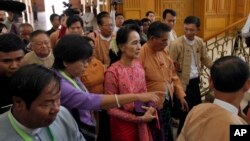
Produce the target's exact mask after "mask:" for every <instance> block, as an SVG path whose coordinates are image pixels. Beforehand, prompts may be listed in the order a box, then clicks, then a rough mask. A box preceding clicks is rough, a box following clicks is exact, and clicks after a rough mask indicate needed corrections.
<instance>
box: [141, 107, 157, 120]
mask: <svg viewBox="0 0 250 141" xmlns="http://www.w3.org/2000/svg"><path fill="white" fill-rule="evenodd" d="M142 108H143V109H145V110H146V112H145V113H144V115H143V116H141V118H142V122H150V121H152V120H153V119H155V118H156V116H155V111H156V109H155V108H153V107H146V106H142Z"/></svg>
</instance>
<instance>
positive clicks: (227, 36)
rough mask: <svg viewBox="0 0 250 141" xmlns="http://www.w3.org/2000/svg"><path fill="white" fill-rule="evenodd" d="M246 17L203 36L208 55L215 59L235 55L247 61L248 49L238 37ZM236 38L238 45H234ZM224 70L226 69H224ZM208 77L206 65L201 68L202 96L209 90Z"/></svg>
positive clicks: (206, 94) (249, 51) (249, 53)
mask: <svg viewBox="0 0 250 141" xmlns="http://www.w3.org/2000/svg"><path fill="white" fill-rule="evenodd" d="M246 19H247V17H244V18H242V19H240V20H238V21H237V22H235V23H233V24H231V25H229V26H227V27H225V28H224V29H222V30H220V31H218V32H217V33H214V34H212V35H211V36H208V37H206V38H204V42H205V44H206V47H207V52H208V55H209V56H210V57H211V58H212V59H213V60H216V59H217V58H220V57H222V56H228V55H236V56H239V57H241V58H242V59H244V60H245V61H246V62H248V63H249V55H250V50H249V48H248V47H246V45H245V43H244V39H242V38H240V36H239V35H240V34H239V31H240V30H241V28H242V26H243V25H244V23H245V21H246ZM236 40H238V44H237V45H238V47H236V46H235V42H236ZM225 71H226V70H225ZM208 78H209V70H208V69H207V68H206V67H203V68H202V75H201V79H202V83H201V92H202V96H209V95H208V94H209V93H210V90H209V88H208Z"/></svg>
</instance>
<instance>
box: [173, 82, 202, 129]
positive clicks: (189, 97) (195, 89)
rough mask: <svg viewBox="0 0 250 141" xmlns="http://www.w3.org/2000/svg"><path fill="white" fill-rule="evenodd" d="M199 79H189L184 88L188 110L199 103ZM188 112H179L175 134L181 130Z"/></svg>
mask: <svg viewBox="0 0 250 141" xmlns="http://www.w3.org/2000/svg"><path fill="white" fill-rule="evenodd" d="M199 83H200V79H199V78H194V79H190V80H189V84H188V85H187V89H186V97H185V99H186V101H187V103H188V106H189V111H190V110H191V109H192V108H193V107H194V106H196V105H198V104H200V103H201V92H200V87H199ZM187 114H188V112H182V111H181V112H180V122H179V127H178V130H177V134H179V133H180V132H181V129H182V127H183V125H184V122H185V119H186V117H187Z"/></svg>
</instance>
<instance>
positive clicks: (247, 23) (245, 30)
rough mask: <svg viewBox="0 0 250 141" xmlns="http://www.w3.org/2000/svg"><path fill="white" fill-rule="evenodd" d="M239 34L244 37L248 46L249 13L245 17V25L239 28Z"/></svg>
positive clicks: (249, 37) (249, 34) (249, 33)
mask: <svg viewBox="0 0 250 141" xmlns="http://www.w3.org/2000/svg"><path fill="white" fill-rule="evenodd" d="M241 35H242V37H244V38H245V41H246V44H247V47H250V14H249V16H248V18H247V21H246V23H245V25H244V26H243V28H242V30H241Z"/></svg>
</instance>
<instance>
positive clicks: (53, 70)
mask: <svg viewBox="0 0 250 141" xmlns="http://www.w3.org/2000/svg"><path fill="white" fill-rule="evenodd" d="M116 6H117V5H116V3H113V4H112V5H111V12H107V11H101V12H100V13H96V7H95V6H92V5H89V4H87V5H86V7H85V13H84V14H83V15H81V14H80V13H79V11H77V10H76V9H72V8H71V7H69V8H68V9H66V10H65V11H64V13H62V14H61V15H58V14H51V16H50V21H51V24H52V27H51V29H50V30H48V31H45V30H42V29H34V28H33V27H32V24H30V23H22V24H20V25H18V26H17V25H16V24H15V23H12V21H11V20H10V18H9V17H8V18H6V16H5V11H0V90H1V94H0V125H1V126H0V131H1V132H0V140H5V141H8V140H9V141H12V140H60V141H64V140H65V141H69V140H70V141H85V140H86V141H174V140H175V139H174V135H173V121H174V120H173V117H174V118H177V119H178V120H179V122H177V124H178V131H177V140H178V141H184V140H186V141H190V140H194V141H196V140H204V141H206V140H207V141H208V140H215V141H216V140H218V141H228V140H229V137H230V136H229V126H230V125H231V124H242V125H243V124H247V123H248V120H247V118H246V117H245V116H244V115H242V114H240V109H241V108H240V102H241V100H242V98H243V95H244V94H245V92H247V91H248V89H249V87H250V79H249V66H248V64H247V63H245V62H244V61H243V60H241V59H240V58H239V57H235V56H226V57H221V58H219V59H218V60H216V61H215V62H213V60H212V59H211V58H210V57H209V55H208V54H207V50H206V46H205V44H204V42H203V39H202V38H200V37H198V36H197V33H198V32H199V28H200V24H201V22H200V19H199V18H198V17H196V16H187V17H186V18H185V19H184V21H183V29H184V35H181V36H177V34H176V32H175V31H174V26H175V24H176V16H177V13H176V12H175V11H174V10H173V9H165V10H164V11H163V14H162V15H163V17H162V21H156V18H155V13H154V12H153V11H148V12H147V13H145V17H144V18H142V19H141V20H139V19H126V20H125V17H124V16H123V14H122V13H117V11H116ZM8 12H9V13H11V11H8ZM12 13H13V12H12ZM8 15H9V16H11V14H8ZM6 21H9V22H8V23H9V24H6ZM95 23H96V24H95ZM96 25H97V26H96ZM12 26H15V31H13V28H12ZM202 65H204V66H206V67H207V68H209V69H210V70H211V73H210V75H211V76H210V78H209V85H210V88H211V90H212V91H213V93H214V95H215V100H214V102H213V103H206V104H202V99H201V92H200V87H199V85H200V75H201V66H202ZM236 82H237V83H236ZM173 105H175V106H176V105H177V106H176V108H173ZM219 125H220V127H221V128H222V129H221V128H217V127H216V126H219Z"/></svg>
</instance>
